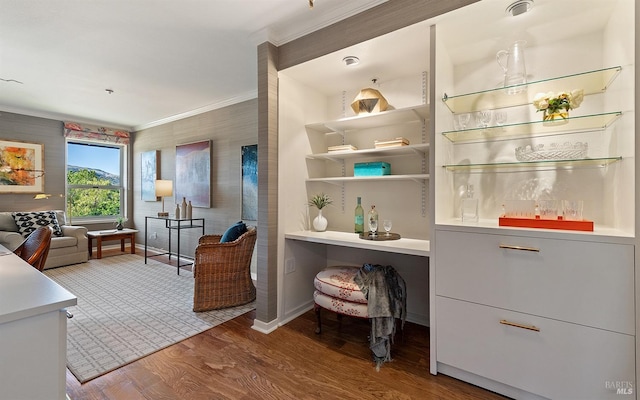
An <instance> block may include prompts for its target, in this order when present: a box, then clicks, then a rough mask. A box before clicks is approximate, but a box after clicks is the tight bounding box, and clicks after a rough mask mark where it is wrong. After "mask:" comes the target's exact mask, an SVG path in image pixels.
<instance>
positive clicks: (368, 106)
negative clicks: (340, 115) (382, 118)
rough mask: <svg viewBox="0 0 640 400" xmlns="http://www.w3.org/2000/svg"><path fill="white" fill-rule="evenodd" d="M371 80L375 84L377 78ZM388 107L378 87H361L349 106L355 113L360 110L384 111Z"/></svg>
mask: <svg viewBox="0 0 640 400" xmlns="http://www.w3.org/2000/svg"><path fill="white" fill-rule="evenodd" d="M372 81H373V83H374V84H375V83H376V81H377V79H372ZM388 107H389V103H388V102H387V99H385V98H384V96H383V95H382V93H380V91H379V90H378V89H373V88H365V89H362V90H361V91H360V92H359V93H358V95H357V96H356V98H355V99H354V100H353V102H352V103H351V108H352V109H353V111H354V112H355V113H356V114H357V115H359V114H360V113H362V112H366V113H377V112H380V111H386V110H387V108H388Z"/></svg>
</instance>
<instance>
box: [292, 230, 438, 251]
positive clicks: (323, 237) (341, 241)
mask: <svg viewBox="0 0 640 400" xmlns="http://www.w3.org/2000/svg"><path fill="white" fill-rule="evenodd" d="M284 237H285V239H293V240H301V241H306V242H312V243H321V244H330V245H334V246H345V247H353V248H357V249H366V250H376V251H386V252H389V253H399V254H410V255H414V256H422V257H429V254H430V243H429V241H428V240H420V239H407V238H401V239H398V240H384V241H373V240H365V239H360V238H359V237H358V234H356V233H349V232H336V231H325V232H314V231H299V232H290V233H286V234H285V235H284Z"/></svg>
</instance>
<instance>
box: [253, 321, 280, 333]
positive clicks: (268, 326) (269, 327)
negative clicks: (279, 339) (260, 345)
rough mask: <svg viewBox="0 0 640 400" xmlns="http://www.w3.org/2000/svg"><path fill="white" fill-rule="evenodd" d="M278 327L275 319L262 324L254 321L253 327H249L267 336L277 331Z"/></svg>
mask: <svg viewBox="0 0 640 400" xmlns="http://www.w3.org/2000/svg"><path fill="white" fill-rule="evenodd" d="M278 326H279V324H278V320H277V319H274V320H273V321H270V322H262V321H259V320H258V319H254V320H253V326H251V329H253V330H256V331H258V332H261V333H264V334H266V335H268V334H270V333H271V332H273V331H275V330H276V329H278Z"/></svg>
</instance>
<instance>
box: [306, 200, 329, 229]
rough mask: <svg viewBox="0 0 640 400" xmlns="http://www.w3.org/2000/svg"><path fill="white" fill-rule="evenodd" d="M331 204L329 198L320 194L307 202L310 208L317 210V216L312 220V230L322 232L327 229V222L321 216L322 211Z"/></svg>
mask: <svg viewBox="0 0 640 400" xmlns="http://www.w3.org/2000/svg"><path fill="white" fill-rule="evenodd" d="M331 203H333V200H331V197H329V195H328V194H326V193H320V194H317V195H315V196H313V197H312V198H311V200H309V203H308V204H309V205H310V206H315V207H316V208H317V209H318V216H317V217H315V218H314V219H313V228H314V229H315V230H316V231H318V232H324V231H325V230H326V229H327V225H328V223H329V222H328V221H327V219H326V218H325V217H324V216H323V215H322V209H323V208H325V207H326V206H328V205H330V204H331Z"/></svg>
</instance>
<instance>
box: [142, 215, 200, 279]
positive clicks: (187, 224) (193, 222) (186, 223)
mask: <svg viewBox="0 0 640 400" xmlns="http://www.w3.org/2000/svg"><path fill="white" fill-rule="evenodd" d="M149 220H152V221H153V220H160V221H164V227H165V228H166V229H168V230H169V251H167V252H165V253H160V254H153V255H147V238H148V237H149V235H148V233H147V228H148V225H149ZM183 229H202V235H204V218H171V217H153V216H150V217H144V263H145V264H146V263H147V257H157V256H162V255H169V260H171V256H176V269H177V273H178V275H180V267H184V266H185V265H190V264H189V263H185V264H180V231H182V230H183ZM173 231H175V232H176V233H177V236H178V238H177V246H176V247H177V248H176V252H175V253H174V252H172V251H171V232H173Z"/></svg>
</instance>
